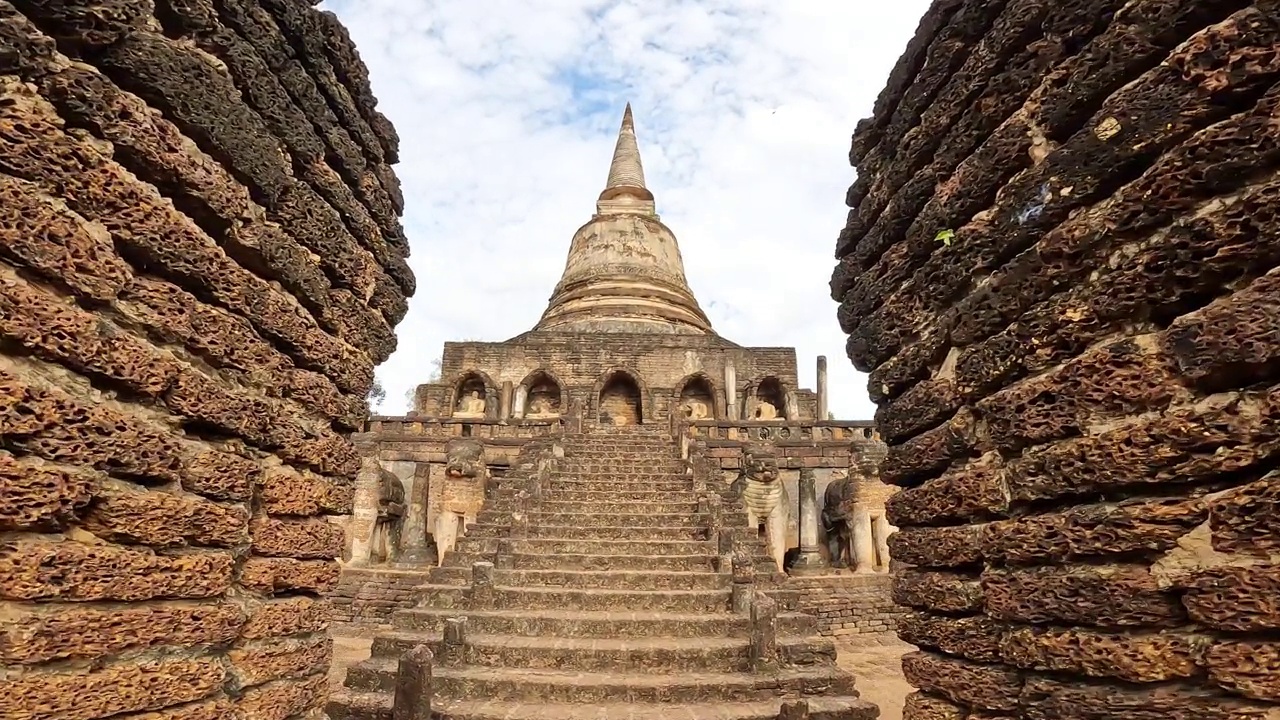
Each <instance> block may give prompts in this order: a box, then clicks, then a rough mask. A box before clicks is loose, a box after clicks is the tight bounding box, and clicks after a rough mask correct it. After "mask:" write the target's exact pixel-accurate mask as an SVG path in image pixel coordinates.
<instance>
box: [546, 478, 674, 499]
mask: <svg viewBox="0 0 1280 720" xmlns="http://www.w3.org/2000/svg"><path fill="white" fill-rule="evenodd" d="M543 491H544V492H547V493H551V494H555V493H558V492H563V491H569V492H583V491H586V492H613V491H625V492H649V493H652V494H653V495H652V497H651V499H653V500H660V499H661V498H662V496H665V495H668V494H671V493H690V492H696V491H695V490H694V484H693V481H692V480H660V481H652V482H649V481H644V482H640V481H636V482H631V481H626V482H620V481H618V480H614V479H613V478H610V477H608V476H606V475H601V476H599V477H591V478H570V477H565V476H559V477H553V478H551V479H550V480H548V481H547V484H546V485H544V486H543Z"/></svg>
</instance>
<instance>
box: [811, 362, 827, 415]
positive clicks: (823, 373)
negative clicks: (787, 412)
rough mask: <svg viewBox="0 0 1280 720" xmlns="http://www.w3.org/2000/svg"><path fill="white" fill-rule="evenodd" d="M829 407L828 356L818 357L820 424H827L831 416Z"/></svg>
mask: <svg viewBox="0 0 1280 720" xmlns="http://www.w3.org/2000/svg"><path fill="white" fill-rule="evenodd" d="M830 414H831V413H830V410H829V409H828V405H827V356H826V355H819V356H818V417H816V418H814V419H815V420H817V421H818V422H826V420H827V416H828V415H830Z"/></svg>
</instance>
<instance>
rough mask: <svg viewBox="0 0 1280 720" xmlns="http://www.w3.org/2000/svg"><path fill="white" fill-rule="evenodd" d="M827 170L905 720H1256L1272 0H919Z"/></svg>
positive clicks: (1266, 396) (1275, 282)
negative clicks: (879, 446)
mask: <svg viewBox="0 0 1280 720" xmlns="http://www.w3.org/2000/svg"><path fill="white" fill-rule="evenodd" d="M851 158H852V160H853V162H854V163H855V164H856V165H857V168H858V179H857V182H856V183H855V184H854V185H853V187H852V188H851V189H850V191H849V194H848V198H847V199H848V204H849V206H850V207H851V208H852V211H851V212H850V214H849V222H848V226H847V227H846V228H845V230H844V232H843V233H841V235H840V239H839V243H838V247H837V256H838V257H839V258H840V262H839V266H838V268H837V269H836V272H835V275H834V277H833V279H832V292H833V296H834V297H835V298H837V299H838V300H840V301H841V306H840V313H839V319H840V323H841V325H842V327H843V328H844V329H845V330H846V331H847V332H848V333H849V343H848V351H849V356H850V358H852V360H853V362H854V364H855V365H856V366H857V367H858V368H859V369H861V370H864V371H869V372H870V373H871V381H870V389H871V393H872V396H873V398H874V399H875V400H876V401H877V403H878V404H879V411H878V413H877V424H878V428H879V430H880V432H881V434H882V435H883V437H884V439H885V441H886V442H887V443H888V445H889V448H888V454H887V456H886V459H885V461H884V463H883V464H882V478H883V479H884V480H885V481H887V482H889V483H892V484H894V485H898V486H900V487H902V488H904V489H903V490H901V491H900V492H898V493H897V494H896V495H894V496H893V497H892V498H891V499H890V500H889V517H890V519H891V521H892V522H894V523H895V524H897V525H899V526H901V527H902V530H901V532H899V533H897V534H895V535H894V536H893V537H892V538H891V540H890V544H891V549H892V551H893V553H894V556H895V559H896V560H900V561H903V562H905V563H908V564H910V566H912V567H910V569H907V570H904V571H903V572H901V573H900V574H896V577H895V598H896V599H897V601H898V602H899V603H901V604H902V605H904V606H906V607H908V608H910V609H911V612H910V614H909V615H908V616H907V617H906V619H905V620H904V621H903V622H902V624H901V625H900V627H899V633H900V634H901V636H902V637H903V638H905V639H907V640H909V641H910V642H913V643H915V644H916V645H918V646H919V647H920V652H917V653H915V654H912V655H909V656H907V657H906V659H905V660H904V663H903V668H904V670H905V672H906V675H907V678H908V679H909V680H910V681H911V682H912V683H913V684H914V685H915V686H916V687H918V688H919V689H920V692H918V693H916V694H914V695H913V696H912V697H911V698H909V700H908V702H907V706H906V709H905V717H906V718H907V720H938V719H942V718H948V719H957V720H958V719H960V718H997V717H999V718H1005V717H1009V718H1013V717H1016V718H1034V719H1037V720H1038V719H1048V718H1055V719H1058V720H1109V719H1112V718H1115V719H1116V720H1120V719H1125V720H1135V719H1145V718H1152V719H1155V718H1160V719H1162V720H1165V719H1167V720H1193V719H1207V718H1213V719H1215V720H1219V719H1221V720H1227V719H1230V720H1245V719H1249V720H1262V719H1263V718H1274V717H1280V660H1278V658H1280V644H1278V643H1277V642H1276V638H1277V635H1276V631H1277V630H1280V604H1278V603H1277V597H1280V595H1278V594H1277V593H1280V564H1277V562H1276V547H1277V543H1278V542H1280V533H1278V532H1277V530H1278V529H1280V515H1278V514H1277V500H1276V498H1277V491H1278V488H1280V476H1277V473H1276V467H1277V461H1278V460H1280V269H1277V267H1278V266H1280V2H1275V1H1274V0H1258V1H1250V0H1232V1H1230V2H1181V1H1170V0H1088V1H1085V2H1071V3H1045V2H1038V1H1023V0H1008V1H1007V2H1006V1H1004V0H1001V1H999V2H988V1H986V0H982V1H969V0H938V1H937V2H934V3H933V6H932V7H931V8H930V10H929V12H928V14H927V15H926V16H925V18H924V20H923V21H922V23H921V24H920V26H919V29H918V31H917V33H916V36H915V38H914V39H913V40H912V42H911V44H910V46H909V47H908V49H907V52H906V54H905V55H903V57H902V59H901V60H900V61H899V63H898V65H897V67H896V68H895V69H894V71H893V74H892V75H891V77H890V79H889V84H888V87H887V88H886V89H885V90H884V91H883V92H882V93H881V95H880V98H879V100H878V101H877V103H876V105H875V110H874V116H873V117H871V118H868V119H867V120H864V121H863V122H862V123H861V124H859V126H858V128H857V132H856V133H855V135H854V138H853V148H852V152H851Z"/></svg>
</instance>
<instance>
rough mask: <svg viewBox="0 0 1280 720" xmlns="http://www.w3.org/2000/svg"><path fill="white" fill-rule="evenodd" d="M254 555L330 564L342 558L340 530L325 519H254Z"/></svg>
mask: <svg viewBox="0 0 1280 720" xmlns="http://www.w3.org/2000/svg"><path fill="white" fill-rule="evenodd" d="M249 530H250V533H251V534H252V536H253V543H252V548H253V551H254V552H255V553H258V554H259V555H264V556H268V557H289V558H300V559H304V560H305V559H312V560H329V559H333V558H337V557H341V556H342V545H343V534H342V528H341V526H338V525H334V524H333V523H330V522H329V521H328V520H325V519H324V518H271V517H259V518H254V520H253V523H252V524H251V525H250V528H249Z"/></svg>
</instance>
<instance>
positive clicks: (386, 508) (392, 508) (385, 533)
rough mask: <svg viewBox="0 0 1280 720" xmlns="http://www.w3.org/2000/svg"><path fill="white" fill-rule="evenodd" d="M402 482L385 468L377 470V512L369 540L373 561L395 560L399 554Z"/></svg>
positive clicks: (401, 520) (402, 502)
mask: <svg viewBox="0 0 1280 720" xmlns="http://www.w3.org/2000/svg"><path fill="white" fill-rule="evenodd" d="M404 516H405V504H404V483H403V482H401V481H400V478H398V477H396V476H395V473H392V472H391V471H390V470H387V469H386V468H379V471H378V512H377V515H376V517H375V518H374V521H373V536H372V537H371V538H370V542H369V555H370V559H371V560H373V561H374V562H379V563H382V562H387V561H389V560H395V558H396V556H397V555H399V554H400V532H401V528H402V527H403V525H404Z"/></svg>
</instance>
